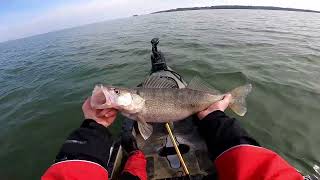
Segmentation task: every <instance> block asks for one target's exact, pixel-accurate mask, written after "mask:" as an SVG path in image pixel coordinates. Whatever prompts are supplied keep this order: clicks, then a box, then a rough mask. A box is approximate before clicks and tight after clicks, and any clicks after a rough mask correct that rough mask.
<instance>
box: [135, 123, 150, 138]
mask: <svg viewBox="0 0 320 180" xmlns="http://www.w3.org/2000/svg"><path fill="white" fill-rule="evenodd" d="M138 129H139V131H140V134H141V136H142V137H143V139H144V140H147V139H148V138H149V137H150V136H151V135H152V132H153V127H152V125H151V124H148V123H146V122H145V121H144V120H142V119H139V120H138Z"/></svg>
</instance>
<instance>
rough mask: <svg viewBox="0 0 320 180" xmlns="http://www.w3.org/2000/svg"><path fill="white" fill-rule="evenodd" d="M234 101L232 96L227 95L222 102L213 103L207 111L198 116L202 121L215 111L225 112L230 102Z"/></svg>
mask: <svg viewBox="0 0 320 180" xmlns="http://www.w3.org/2000/svg"><path fill="white" fill-rule="evenodd" d="M231 99H232V96H231V94H226V95H225V96H224V97H223V99H222V100H220V101H218V102H215V103H213V104H212V105H210V106H209V107H208V108H207V109H205V110H203V111H200V112H199V113H198V114H197V116H198V118H199V119H200V120H201V119H203V118H204V117H206V116H207V115H208V114H210V113H212V112H213V111H218V110H219V111H224V110H226V109H227V107H228V105H229V103H230V101H231Z"/></svg>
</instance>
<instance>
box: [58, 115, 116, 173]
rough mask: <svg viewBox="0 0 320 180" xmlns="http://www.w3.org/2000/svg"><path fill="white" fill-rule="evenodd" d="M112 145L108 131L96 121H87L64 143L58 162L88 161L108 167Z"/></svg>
mask: <svg viewBox="0 0 320 180" xmlns="http://www.w3.org/2000/svg"><path fill="white" fill-rule="evenodd" d="M111 145H112V138H111V134H110V132H109V131H108V129H107V128H106V127H104V126H103V125H101V124H99V123H97V122H96V121H94V120H91V119H86V120H84V122H83V123H82V124H81V126H80V128H78V129H76V130H75V131H73V132H72V133H71V134H70V135H69V137H68V138H67V140H66V141H65V142H64V144H63V145H62V148H61V149H60V152H59V153H58V155H57V156H56V162H60V161H65V160H87V161H91V162H95V163H98V164H100V165H101V166H103V167H106V166H107V160H108V158H109V153H110V152H109V150H110V147H111Z"/></svg>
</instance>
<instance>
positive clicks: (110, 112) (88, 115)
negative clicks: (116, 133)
mask: <svg viewBox="0 0 320 180" xmlns="http://www.w3.org/2000/svg"><path fill="white" fill-rule="evenodd" d="M82 111H83V114H84V118H85V119H92V120H95V121H96V122H97V123H99V124H101V125H103V126H105V127H108V126H109V125H110V124H112V123H113V121H114V120H115V119H116V117H117V110H115V109H112V108H110V109H103V110H99V109H93V108H92V107H91V105H90V98H88V99H87V100H86V101H85V102H84V103H83V105H82Z"/></svg>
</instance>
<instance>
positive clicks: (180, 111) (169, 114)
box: [137, 88, 223, 122]
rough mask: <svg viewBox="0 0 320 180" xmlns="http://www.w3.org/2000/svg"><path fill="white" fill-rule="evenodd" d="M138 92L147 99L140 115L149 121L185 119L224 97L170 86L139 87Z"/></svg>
mask: <svg viewBox="0 0 320 180" xmlns="http://www.w3.org/2000/svg"><path fill="white" fill-rule="evenodd" d="M137 94H139V95H140V96H141V97H142V98H143V99H144V100H145V106H144V108H143V110H142V111H141V113H138V115H139V116H140V117H143V118H144V120H145V121H147V122H167V121H174V120H180V119H184V118H186V117H188V116H190V115H191V114H194V113H196V112H199V111H201V110H204V109H205V108H207V107H208V106H209V105H210V104H212V103H213V102H215V101H218V100H220V99H222V97H223V95H211V94H209V93H206V92H202V91H196V90H191V89H169V88H163V89H160V88H139V89H137Z"/></svg>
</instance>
